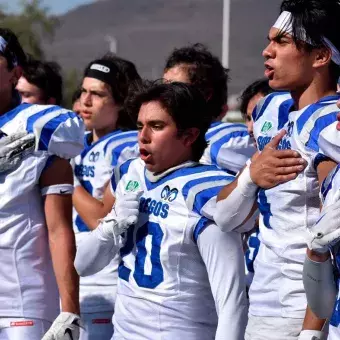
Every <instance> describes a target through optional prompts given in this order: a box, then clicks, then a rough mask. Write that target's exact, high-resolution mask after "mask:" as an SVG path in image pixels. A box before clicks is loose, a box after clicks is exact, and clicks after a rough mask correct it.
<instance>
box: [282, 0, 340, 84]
mask: <svg viewBox="0 0 340 340" xmlns="http://www.w3.org/2000/svg"><path fill="white" fill-rule="evenodd" d="M283 11H288V12H290V13H291V14H292V22H291V24H292V28H293V32H292V36H293V40H294V43H295V44H296V46H297V48H305V49H306V51H311V50H313V49H315V48H321V47H327V46H326V44H325V42H324V38H327V39H328V40H330V41H331V42H332V44H333V45H334V46H335V47H336V48H337V49H338V51H340V35H339V28H338V26H339V21H340V2H339V0H284V1H283V2H282V4H281V12H283ZM306 40H307V41H308V42H310V43H306V42H305V41H306ZM327 48H329V47H327ZM330 75H331V76H332V78H334V83H336V82H337V79H338V78H339V76H340V67H339V65H336V64H335V63H334V62H333V61H331V64H330Z"/></svg>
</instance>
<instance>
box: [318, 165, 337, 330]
mask: <svg viewBox="0 0 340 340" xmlns="http://www.w3.org/2000/svg"><path fill="white" fill-rule="evenodd" d="M320 196H321V201H322V204H323V207H324V208H327V207H328V206H330V205H332V204H334V203H335V202H336V201H338V200H339V199H340V165H338V166H337V167H336V168H334V169H333V170H332V171H331V172H330V173H329V175H328V176H327V177H326V179H325V180H324V181H323V183H322V186H321V192H320ZM332 253H333V257H334V260H335V265H336V269H337V270H336V273H337V274H336V275H335V277H336V279H337V286H338V296H337V300H336V303H335V307H334V311H333V315H332V317H331V320H330V324H331V325H332V326H333V327H337V328H338V329H337V333H338V335H339V332H340V289H339V288H340V249H339V244H337V245H336V246H335V247H333V249H332ZM333 331H334V330H333Z"/></svg>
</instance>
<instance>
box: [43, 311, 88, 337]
mask: <svg viewBox="0 0 340 340" xmlns="http://www.w3.org/2000/svg"><path fill="white" fill-rule="evenodd" d="M80 328H83V324H82V322H81V320H80V316H79V315H77V314H73V313H68V312H61V313H60V314H59V316H58V317H57V318H56V319H55V320H54V322H53V324H52V326H51V327H50V329H49V330H48V331H47V333H46V334H45V335H44V337H43V338H42V340H79V334H80Z"/></svg>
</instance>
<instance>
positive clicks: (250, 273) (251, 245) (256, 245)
mask: <svg viewBox="0 0 340 340" xmlns="http://www.w3.org/2000/svg"><path fill="white" fill-rule="evenodd" d="M259 249H260V229H259V228H256V229H255V230H254V231H253V232H252V233H251V234H250V235H249V237H248V239H247V250H246V252H245V259H246V274H247V275H246V283H247V287H250V284H251V282H252V281H253V277H254V261H255V259H256V256H257V253H258V252H259Z"/></svg>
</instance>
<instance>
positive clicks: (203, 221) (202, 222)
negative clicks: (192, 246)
mask: <svg viewBox="0 0 340 340" xmlns="http://www.w3.org/2000/svg"><path fill="white" fill-rule="evenodd" d="M208 223H209V220H208V219H207V218H206V217H201V218H200V219H199V221H198V222H197V224H196V226H195V228H194V233H193V238H194V242H195V243H197V240H198V236H199V235H200V234H201V233H202V232H203V230H205V229H206V228H207V226H208Z"/></svg>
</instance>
